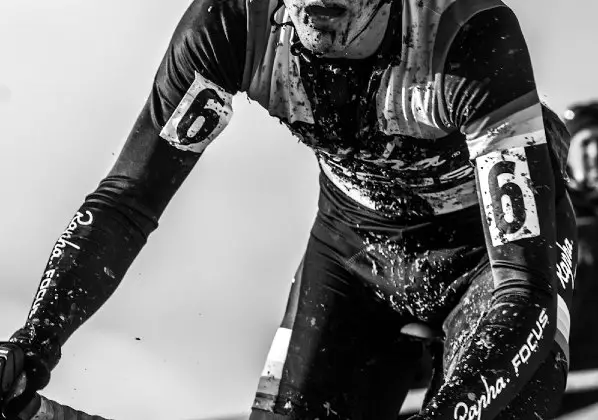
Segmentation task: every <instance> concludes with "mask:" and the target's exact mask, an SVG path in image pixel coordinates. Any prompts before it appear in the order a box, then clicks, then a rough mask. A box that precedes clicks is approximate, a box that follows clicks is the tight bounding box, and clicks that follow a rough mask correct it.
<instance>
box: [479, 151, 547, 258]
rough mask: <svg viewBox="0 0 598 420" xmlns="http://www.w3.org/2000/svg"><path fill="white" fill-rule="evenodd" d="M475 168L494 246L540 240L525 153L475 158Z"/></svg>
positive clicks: (512, 152) (498, 153)
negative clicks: (536, 237)
mask: <svg viewBox="0 0 598 420" xmlns="http://www.w3.org/2000/svg"><path fill="white" fill-rule="evenodd" d="M476 166H477V168H478V174H479V180H480V193H481V196H482V205H483V206H484V213H485V214H486V220H487V222H488V227H489V230H490V236H491V238H492V245H494V246H499V245H502V244H505V243H508V242H513V241H516V240H518V239H524V238H532V237H535V236H539V235H540V223H539V220H538V210H537V207H536V199H535V198H534V192H533V190H532V187H531V185H532V180H531V176H530V170H529V166H528V164H527V157H526V154H525V149H524V148H523V147H517V148H512V149H509V150H503V151H497V152H491V153H488V154H486V155H483V156H480V157H478V158H476Z"/></svg>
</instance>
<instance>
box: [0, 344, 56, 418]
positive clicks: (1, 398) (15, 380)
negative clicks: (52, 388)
mask: <svg viewBox="0 0 598 420" xmlns="http://www.w3.org/2000/svg"><path fill="white" fill-rule="evenodd" d="M49 380H50V369H49V367H48V365H47V364H46V363H45V362H44V361H43V360H42V359H41V358H40V357H39V356H38V355H37V354H36V353H35V352H33V351H32V350H31V349H30V348H28V346H26V345H22V344H20V343H14V342H0V414H1V416H2V418H3V419H7V420H16V419H17V418H19V417H20V416H19V414H20V413H21V412H22V411H24V410H25V409H26V408H27V409H28V410H27V411H30V410H34V411H33V412H35V409H36V407H33V406H32V402H34V403H37V404H39V399H38V398H36V396H37V394H36V391H37V390H39V389H42V388H43V387H44V386H46V385H47V384H48V382H49ZM33 405H35V404H33ZM25 418H26V419H27V417H25Z"/></svg>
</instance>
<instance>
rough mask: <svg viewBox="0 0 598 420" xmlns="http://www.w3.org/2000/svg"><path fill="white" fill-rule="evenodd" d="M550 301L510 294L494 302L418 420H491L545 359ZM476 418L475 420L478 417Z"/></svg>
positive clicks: (550, 335) (551, 325) (521, 291)
mask: <svg viewBox="0 0 598 420" xmlns="http://www.w3.org/2000/svg"><path fill="white" fill-rule="evenodd" d="M552 301H553V298H552V296H549V295H546V294H538V293H535V292H533V291H531V290H529V289H525V288H518V289H513V290H511V291H510V292H509V293H504V294H500V295H498V296H496V297H495V298H494V299H493V302H492V305H491V308H490V309H489V311H488V312H487V313H486V314H485V315H484V317H483V318H482V319H481V320H480V322H479V324H478V325H477V326H476V327H475V328H474V330H473V332H472V338H471V339H470V340H469V343H470V344H469V346H468V347H466V348H465V349H463V351H462V352H461V354H463V355H464V356H462V358H460V359H459V361H458V363H457V364H456V365H454V366H452V367H451V369H449V371H448V372H446V373H447V378H446V380H445V382H444V384H443V386H442V388H441V389H440V390H439V392H438V393H437V394H436V395H435V397H434V398H433V399H432V400H431V401H429V403H428V404H427V405H426V407H424V409H423V410H422V413H421V414H422V416H424V418H426V417H429V418H433V419H456V420H459V419H470V418H475V419H492V418H495V416H496V415H497V414H498V413H499V412H500V411H501V410H503V409H504V408H505V407H506V406H507V405H508V404H509V403H510V402H511V401H512V400H513V399H514V398H515V397H516V396H517V394H518V393H519V391H520V390H521V389H522V388H523V386H524V385H525V384H526V383H527V382H528V381H529V380H530V378H531V376H532V375H533V373H534V372H535V370H536V369H537V367H538V366H539V365H540V364H541V363H542V361H543V360H544V359H545V358H546V356H547V355H548V353H549V351H550V349H551V347H552V345H553V344H552V343H553V341H554V332H555V329H556V321H555V314H554V311H552V310H551V309H550V308H551V307H552V306H553V303H552ZM478 416H479V417H478Z"/></svg>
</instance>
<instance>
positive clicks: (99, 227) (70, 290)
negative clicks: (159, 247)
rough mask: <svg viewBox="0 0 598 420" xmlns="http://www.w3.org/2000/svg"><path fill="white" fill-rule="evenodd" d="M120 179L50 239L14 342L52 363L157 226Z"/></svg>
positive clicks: (105, 183) (92, 197) (101, 188)
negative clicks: (132, 199) (129, 197)
mask: <svg viewBox="0 0 598 420" xmlns="http://www.w3.org/2000/svg"><path fill="white" fill-rule="evenodd" d="M122 183H123V181H122V180H118V179H114V178H107V179H105V180H104V181H103V182H102V183H101V184H100V186H99V188H98V189H97V190H96V191H95V192H94V193H93V194H91V195H90V196H89V197H87V199H86V200H85V202H84V203H83V205H82V206H81V207H80V209H79V210H78V211H77V213H76V214H75V216H74V217H73V218H72V220H71V221H70V223H69V224H68V226H67V227H66V229H65V230H64V232H63V233H62V234H61V235H60V237H59V238H58V240H57V241H56V243H55V244H54V246H53V248H52V251H51V254H50V257H49V259H48V263H47V265H46V268H45V270H44V273H43V277H42V280H41V282H40V284H39V287H38V290H37V293H36V295H35V297H34V299H33V303H32V305H31V309H30V311H29V314H28V317H27V321H26V324H25V326H24V327H23V328H22V329H21V330H19V331H18V332H17V333H16V334H15V335H14V336H13V339H12V340H13V341H17V342H21V343H24V344H27V345H29V346H31V347H33V349H34V350H35V351H37V352H39V353H40V356H42V358H43V359H44V360H45V361H46V362H47V363H48V364H50V367H53V366H54V365H55V364H56V363H57V362H58V359H57V358H58V357H59V347H60V346H62V345H63V344H64V343H65V341H66V340H67V339H68V337H69V336H70V335H71V334H72V333H73V332H74V331H75V330H76V329H77V328H78V327H79V326H81V325H82V324H83V323H84V322H85V321H86V320H87V319H89V318H90V317H91V316H92V315H93V314H94V313H95V312H96V311H97V310H98V309H99V308H100V307H101V306H102V305H103V304H104V302H106V300H107V299H108V298H109V297H110V296H111V295H112V294H113V293H114V291H115V290H116V288H117V287H118V285H119V283H120V281H121V280H122V278H123V276H124V275H125V273H126V271H127V269H128V268H129V266H130V265H131V263H132V262H133V260H134V258H135V257H136V256H137V254H138V253H139V251H140V250H141V248H142V247H143V245H144V244H145V242H146V239H147V236H148V235H149V233H150V232H151V231H152V230H153V229H155V227H156V226H157V224H156V221H155V220H152V219H151V218H150V217H148V216H147V215H145V214H143V212H142V211H140V210H139V209H136V208H135V207H133V206H131V205H127V204H126V203H125V201H126V194H124V193H123V190H125V188H124V187H123V185H122Z"/></svg>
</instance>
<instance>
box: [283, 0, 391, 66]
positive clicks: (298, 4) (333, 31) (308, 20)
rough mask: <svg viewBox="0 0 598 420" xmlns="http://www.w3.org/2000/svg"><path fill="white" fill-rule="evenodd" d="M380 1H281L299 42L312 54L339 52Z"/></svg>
mask: <svg viewBox="0 0 598 420" xmlns="http://www.w3.org/2000/svg"><path fill="white" fill-rule="evenodd" d="M381 2H382V0H284V3H285V6H286V8H287V10H288V11H289V14H290V17H291V20H292V22H293V24H294V26H295V29H296V30H297V34H298V35H299V39H300V40H301V43H302V44H303V46H305V48H307V49H309V50H310V51H312V52H313V53H315V54H319V55H324V54H331V53H332V54H335V53H340V52H342V51H343V50H344V49H345V48H346V47H347V46H348V45H349V44H350V43H351V41H353V40H354V39H355V38H356V37H357V36H358V35H359V34H360V33H362V32H363V31H364V30H367V29H368V28H366V26H367V25H368V23H369V22H370V21H371V19H372V17H373V16H374V15H375V13H376V11H377V10H378V8H379V6H380V3H381Z"/></svg>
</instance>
